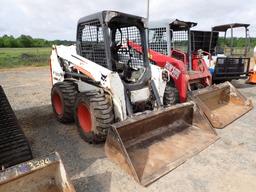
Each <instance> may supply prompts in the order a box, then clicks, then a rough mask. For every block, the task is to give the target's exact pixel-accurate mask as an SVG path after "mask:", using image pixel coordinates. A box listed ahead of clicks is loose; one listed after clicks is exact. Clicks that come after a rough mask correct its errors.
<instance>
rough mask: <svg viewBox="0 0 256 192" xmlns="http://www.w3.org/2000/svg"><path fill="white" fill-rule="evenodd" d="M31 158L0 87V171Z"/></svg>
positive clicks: (27, 146) (26, 143) (25, 141)
mask: <svg viewBox="0 0 256 192" xmlns="http://www.w3.org/2000/svg"><path fill="white" fill-rule="evenodd" d="M32 158H33V157H32V152H31V149H30V146H29V143H28V140H27V139H26V137H25V135H24V133H23V131H22V129H21V127H20V126H19V124H18V121H17V118H16V116H15V114H14V112H13V110H12V108H11V105H10V103H9V101H8V99H7V97H6V95H5V93H4V90H3V88H2V86H0V169H1V168H7V167H10V166H13V165H16V164H19V163H21V162H24V161H28V160H31V159H32Z"/></svg>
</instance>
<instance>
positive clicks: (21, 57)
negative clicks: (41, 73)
mask: <svg viewBox="0 0 256 192" xmlns="http://www.w3.org/2000/svg"><path fill="white" fill-rule="evenodd" d="M50 54H51V48H50V47H46V48H36V47H34V48H0V68H14V67H23V66H44V65H48V59H49V57H50Z"/></svg>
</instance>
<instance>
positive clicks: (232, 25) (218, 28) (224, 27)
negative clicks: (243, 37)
mask: <svg viewBox="0 0 256 192" xmlns="http://www.w3.org/2000/svg"><path fill="white" fill-rule="evenodd" d="M249 26H250V24H245V23H230V24H225V25H217V26H214V27H212V31H217V32H225V31H227V30H228V29H230V28H238V27H245V28H247V27H249Z"/></svg>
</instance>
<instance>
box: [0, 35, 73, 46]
mask: <svg viewBox="0 0 256 192" xmlns="http://www.w3.org/2000/svg"><path fill="white" fill-rule="evenodd" d="M74 43H75V42H74V41H67V40H54V41H49V40H45V39H40V38H32V37H31V36H29V35H20V36H19V37H17V38H15V37H13V36H12V35H3V36H0V47H1V48H3V47H9V48H16V47H21V48H23V47H50V46H52V45H53V44H57V45H60V44H62V45H72V44H74Z"/></svg>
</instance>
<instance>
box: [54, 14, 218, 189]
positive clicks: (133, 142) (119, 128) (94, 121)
mask: <svg viewBox="0 0 256 192" xmlns="http://www.w3.org/2000/svg"><path fill="white" fill-rule="evenodd" d="M144 21H145V18H142V17H138V16H134V15H130V14H125V13H120V12H116V11H102V12H99V13H95V14H93V15H89V16H86V17H83V18H81V19H80V20H79V21H78V26H77V35H76V37H77V41H76V46H53V50H52V54H51V60H50V61H51V62H50V66H51V74H52V83H53V87H52V92H51V97H52V106H53V111H54V114H55V116H56V118H57V120H59V121H60V122H62V123H67V122H72V121H75V123H76V125H77V128H78V132H79V133H80V135H81V137H82V138H83V139H84V140H85V141H86V142H89V143H99V142H104V141H105V140H106V143H105V152H106V154H107V156H108V157H109V158H110V159H111V160H113V161H114V162H116V163H117V164H118V165H119V166H121V167H122V168H123V169H124V170H126V171H127V172H128V173H129V174H131V175H132V176H133V177H134V178H135V179H136V180H137V181H138V182H139V183H141V184H142V185H148V184H150V183H152V182H153V181H155V180H156V179H158V178H160V177H161V176H162V175H164V174H166V173H168V172H169V171H171V170H172V169H174V168H175V167H177V166H179V165H181V164H182V163H183V162H185V161H186V160H187V159H188V158H189V157H191V156H193V155H195V154H197V153H198V152H200V151H202V150H203V149H205V148H206V147H208V146H209V145H210V144H212V143H213V142H215V141H216V139H218V137H217V135H216V132H215V131H214V130H213V129H212V127H211V125H210V124H209V123H208V121H207V119H206V118H205V116H204V115H203V114H202V112H201V111H200V110H198V108H197V106H196V105H194V103H193V102H188V103H183V104H179V105H176V106H172V107H168V105H169V103H170V102H171V99H170V97H169V96H168V94H166V93H165V90H166V85H167V84H168V82H169V78H168V71H167V70H166V69H163V68H161V67H158V66H156V65H151V64H149V61H148V57H147V46H146V33H145V22H144ZM129 41H133V42H136V43H137V44H138V45H139V46H141V47H142V51H141V53H138V52H136V51H135V50H134V49H131V47H130V46H129Z"/></svg>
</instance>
